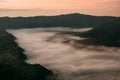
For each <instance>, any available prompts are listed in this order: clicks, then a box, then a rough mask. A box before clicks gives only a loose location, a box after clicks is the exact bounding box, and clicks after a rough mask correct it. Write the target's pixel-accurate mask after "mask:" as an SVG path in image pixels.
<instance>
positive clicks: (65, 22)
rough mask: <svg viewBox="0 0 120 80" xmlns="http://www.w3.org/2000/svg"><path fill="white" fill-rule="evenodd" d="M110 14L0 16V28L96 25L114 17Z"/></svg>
mask: <svg viewBox="0 0 120 80" xmlns="http://www.w3.org/2000/svg"><path fill="white" fill-rule="evenodd" d="M116 18H117V17H111V16H91V15H84V14H78V13H74V14H66V15H59V16H36V17H13V18H10V17H1V18H0V27H2V28H35V27H56V26H62V27H71V28H74V27H77V28H81V27H96V26H98V25H101V24H103V23H105V22H109V21H111V20H114V19H116Z"/></svg>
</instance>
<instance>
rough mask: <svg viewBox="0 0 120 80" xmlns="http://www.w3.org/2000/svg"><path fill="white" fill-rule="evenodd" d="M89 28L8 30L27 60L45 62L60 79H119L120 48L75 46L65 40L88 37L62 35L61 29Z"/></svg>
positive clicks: (76, 30)
mask: <svg viewBox="0 0 120 80" xmlns="http://www.w3.org/2000/svg"><path fill="white" fill-rule="evenodd" d="M89 29H90V28H89ZM89 29H70V28H31V29H17V30H15V29H14V30H7V31H8V32H10V33H12V34H13V35H14V36H15V37H17V40H16V42H17V43H18V44H19V46H20V47H22V48H23V49H24V50H25V54H26V55H27V57H28V60H26V62H28V63H31V64H41V65H43V66H44V67H46V68H48V69H50V70H52V71H53V72H54V73H55V74H56V75H57V80H103V79H104V80H117V79H118V80H119V79H120V76H119V75H120V49H119V48H115V47H104V46H88V45H87V46H84V47H79V48H75V47H74V46H73V44H74V41H71V42H70V43H69V44H68V43H67V44H66V43H63V41H64V40H66V39H71V40H75V39H77V40H81V39H84V38H81V37H77V36H73V35H68V34H61V35H60V34H58V32H61V31H74V32H81V31H87V30H89ZM57 34H58V35H57ZM53 36H55V37H53ZM75 44H77V43H75ZM78 45H81V46H83V44H78Z"/></svg>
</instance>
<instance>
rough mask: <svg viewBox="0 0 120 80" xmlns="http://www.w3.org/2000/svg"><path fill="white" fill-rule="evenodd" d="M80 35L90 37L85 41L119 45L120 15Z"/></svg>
mask: <svg viewBox="0 0 120 80" xmlns="http://www.w3.org/2000/svg"><path fill="white" fill-rule="evenodd" d="M81 36H83V37H87V38H90V39H88V40H87V41H89V42H90V41H91V42H92V43H95V42H96V43H97V44H102V45H106V46H119V47H120V17H119V18H117V19H115V20H113V21H110V22H107V23H104V24H103V25H100V26H98V27H95V28H93V29H92V30H90V31H88V32H86V33H84V34H82V35H81Z"/></svg>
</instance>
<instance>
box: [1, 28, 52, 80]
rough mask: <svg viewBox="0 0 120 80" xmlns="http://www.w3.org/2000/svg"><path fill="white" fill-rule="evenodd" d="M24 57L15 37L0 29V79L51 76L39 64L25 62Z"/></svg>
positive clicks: (29, 79) (35, 79)
mask: <svg viewBox="0 0 120 80" xmlns="http://www.w3.org/2000/svg"><path fill="white" fill-rule="evenodd" d="M25 59H26V55H24V54H23V49H22V48H20V47H19V46H18V45H17V44H16V43H15V37H14V36H12V35H11V34H9V33H7V32H6V31H4V30H1V29H0V80H49V79H48V78H50V77H52V76H53V73H52V72H51V71H49V70H47V69H45V68H44V67H42V66H41V65H37V64H35V65H30V64H27V63H25V61H24V60H25ZM52 80H53V79H52Z"/></svg>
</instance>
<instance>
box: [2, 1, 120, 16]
mask: <svg viewBox="0 0 120 80" xmlns="http://www.w3.org/2000/svg"><path fill="white" fill-rule="evenodd" d="M67 13H82V14H90V15H102V16H104V15H108V16H120V0H0V16H36V15H37V16H38V15H58V14H67Z"/></svg>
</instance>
